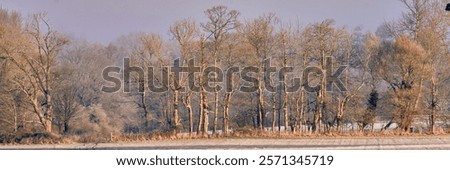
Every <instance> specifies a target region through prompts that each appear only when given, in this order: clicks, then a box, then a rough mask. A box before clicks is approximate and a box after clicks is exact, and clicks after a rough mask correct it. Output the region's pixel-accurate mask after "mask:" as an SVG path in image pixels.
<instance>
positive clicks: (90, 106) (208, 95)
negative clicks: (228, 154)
mask: <svg viewBox="0 0 450 170" xmlns="http://www.w3.org/2000/svg"><path fill="white" fill-rule="evenodd" d="M400 1H401V2H402V3H403V4H404V7H405V8H404V11H403V13H402V16H401V17H400V18H398V19H396V20H393V21H387V22H385V23H383V24H382V25H380V26H379V28H378V30H377V31H376V32H363V31H361V29H359V28H355V29H348V28H346V27H339V26H336V24H335V22H334V20H332V19H326V20H323V21H319V22H315V23H310V24H308V25H306V26H299V25H294V24H289V23H283V22H281V20H280V19H279V18H277V17H276V15H275V14H271V13H269V14H263V15H261V16H259V17H257V18H255V19H253V20H249V21H243V19H242V18H241V17H240V13H239V11H236V10H233V9H229V8H228V7H225V6H214V7H212V8H210V9H207V10H206V11H204V14H205V18H206V22H202V23H197V21H195V20H193V19H181V20H179V21H177V22H175V23H173V24H172V26H170V28H169V29H168V32H169V34H170V39H168V40H166V39H164V38H162V37H161V36H160V35H158V34H155V33H132V34H128V35H124V36H121V37H120V38H118V40H117V41H115V42H111V43H110V44H108V45H102V44H98V43H92V42H88V41H85V40H79V39H74V38H70V37H68V36H66V35H64V34H61V33H59V32H58V31H56V30H54V29H53V27H52V26H51V24H50V23H49V22H48V20H47V19H46V17H45V15H44V14H34V15H32V16H31V17H29V18H28V19H26V20H23V19H22V17H21V15H20V14H19V13H17V12H14V11H9V10H6V9H0V23H1V24H0V65H1V66H0V127H1V128H0V133H1V134H18V133H37V132H45V133H52V134H61V135H73V136H81V137H82V136H93V135H95V136H98V137H102V136H107V135H109V134H111V133H115V134H146V133H156V132H170V133H173V134H184V133H186V134H189V135H203V136H205V135H207V134H220V135H228V134H230V133H233V132H237V131H241V130H245V129H252V130H259V131H273V132H275V131H283V132H288V133H318V134H320V133H346V132H351V131H358V132H374V131H388V130H394V131H401V132H411V131H416V130H417V131H423V132H426V133H435V132H438V131H442V130H445V129H448V128H449V125H450V120H449V118H450V107H449V106H450V105H449V102H450V101H449V99H450V98H449V95H450V89H449V87H448V86H447V84H448V83H450V70H449V68H450V66H449V63H450V61H449V59H450V54H449V52H450V51H449V45H450V41H449V40H450V33H449V28H450V27H449V26H450V25H449V24H450V16H449V13H446V12H445V8H444V6H445V4H444V3H442V2H441V1H438V0H400ZM330 57H331V58H330ZM125 58H126V59H128V60H127V62H125V61H126V60H124V59H125ZM193 59H194V60H195V65H196V66H197V67H198V68H199V73H200V74H180V75H179V76H175V75H174V74H173V72H172V71H170V70H167V69H165V67H166V66H173V65H174V64H176V63H174V62H175V61H177V62H180V63H182V65H187V64H188V62H190V61H194V60H193ZM268 59H270V61H271V65H272V66H274V67H276V68H282V67H292V70H291V71H292V72H291V73H290V74H285V75H284V76H278V75H268V76H269V77H273V78H270V79H268V77H267V75H264V71H265V69H267V67H264V62H265V61H267V60H268ZM124 65H128V66H129V67H140V68H144V70H145V71H148V70H146V69H148V68H155V69H154V70H153V71H152V72H153V73H154V75H164V72H165V73H166V74H167V75H168V76H167V79H164V78H163V77H159V76H155V77H156V79H155V80H153V81H154V83H156V84H159V85H161V84H163V83H165V82H164V81H165V80H167V84H168V91H166V92H164V93H158V92H152V91H150V90H149V89H148V88H146V87H145V86H143V84H145V83H148V82H143V81H145V80H144V79H143V78H142V76H141V74H136V71H135V72H129V73H125V72H118V73H117V75H116V76H117V77H120V76H119V75H125V74H128V75H129V76H130V78H129V79H127V80H124V79H121V82H120V83H121V84H123V85H124V87H125V85H127V87H129V88H130V89H129V91H130V92H127V93H125V92H116V93H105V92H102V90H101V88H102V87H103V86H108V85H110V82H109V81H106V80H105V79H104V76H103V75H102V70H103V69H104V68H107V67H108V66H118V67H124ZM209 66H214V67H216V68H220V69H221V70H227V71H230V70H231V72H233V69H235V68H236V67H238V68H239V67H246V66H253V67H256V68H258V69H259V70H262V71H261V72H258V73H255V74H254V75H252V77H253V78H254V79H256V80H258V81H257V82H259V83H258V84H256V87H257V89H256V90H255V91H254V92H242V91H240V90H239V87H242V86H245V85H247V83H248V82H245V81H241V80H240V79H239V78H238V77H233V76H232V77H231V79H232V80H233V81H231V83H232V84H231V86H230V87H228V86H227V88H229V89H227V90H213V91H207V90H205V88H206V87H207V86H208V87H209V86H210V84H209V82H211V81H213V80H217V79H220V77H219V76H217V75H208V76H206V77H205V76H200V75H201V74H202V73H204V72H206V71H207V68H208V67H209ZM310 66H314V67H317V68H320V69H322V70H323V74H322V75H302V73H303V72H304V70H305V69H307V68H308V67H310ZM340 66H346V67H345V70H343V74H342V75H341V76H340V79H341V80H343V83H344V84H345V88H346V90H345V91H342V90H336V89H337V87H336V86H331V87H330V89H327V88H325V87H327V83H328V82H327V80H326V79H325V78H324V77H326V76H325V75H331V74H333V72H334V71H336V70H338V69H339V68H340ZM169 69H170V67H169ZM343 69H344V68H343ZM341 71H342V70H341ZM231 74H233V73H231ZM225 76H227V75H223V77H225ZM298 76H303V77H305V76H306V77H308V80H309V81H308V83H310V84H314V85H318V86H320V87H321V88H319V89H317V90H316V91H314V92H311V91H308V90H306V89H305V86H303V85H304V84H302V86H301V87H300V89H298V90H297V91H295V92H291V91H289V90H288V89H287V88H288V86H289V85H291V84H292V83H293V81H294V77H298ZM158 77H159V78H158ZM189 78H193V79H195V80H196V83H197V85H198V87H199V88H200V90H199V91H198V92H194V91H190V90H185V89H183V88H182V87H188V86H189V81H188V80H189ZM264 82H266V83H269V84H271V85H273V87H276V89H275V90H273V91H269V90H267V87H266V85H267V84H265V83H264ZM302 83H303V82H302ZM438 129H439V130H438Z"/></svg>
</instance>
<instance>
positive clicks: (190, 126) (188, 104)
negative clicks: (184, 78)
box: [183, 93, 194, 136]
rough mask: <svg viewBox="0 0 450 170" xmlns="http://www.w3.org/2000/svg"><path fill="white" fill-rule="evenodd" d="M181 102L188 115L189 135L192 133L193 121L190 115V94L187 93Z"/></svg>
mask: <svg viewBox="0 0 450 170" xmlns="http://www.w3.org/2000/svg"><path fill="white" fill-rule="evenodd" d="M183 104H184V105H185V106H186V109H187V111H188V117H189V136H192V133H193V132H194V121H193V117H192V106H191V94H190V93H187V94H186V98H185V99H183Z"/></svg>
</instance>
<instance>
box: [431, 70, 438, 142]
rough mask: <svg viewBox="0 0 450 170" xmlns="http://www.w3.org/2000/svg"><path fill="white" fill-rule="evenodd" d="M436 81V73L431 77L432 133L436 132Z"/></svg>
mask: <svg viewBox="0 0 450 170" xmlns="http://www.w3.org/2000/svg"><path fill="white" fill-rule="evenodd" d="M436 106H437V101H436V81H435V78H434V75H433V76H432V77H431V115H430V128H429V129H430V130H429V131H430V133H431V134H434V132H435V130H434V126H435V122H436Z"/></svg>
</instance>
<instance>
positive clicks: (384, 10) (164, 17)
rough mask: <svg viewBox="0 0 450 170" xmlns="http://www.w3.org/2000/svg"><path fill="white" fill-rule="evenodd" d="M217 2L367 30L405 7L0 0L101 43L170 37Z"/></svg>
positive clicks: (247, 14)
mask: <svg viewBox="0 0 450 170" xmlns="http://www.w3.org/2000/svg"><path fill="white" fill-rule="evenodd" d="M215 5H225V6H227V7H228V8H230V9H236V10H238V11H239V12H240V13H241V16H240V20H241V21H249V20H251V19H254V18H256V17H258V16H260V15H262V14H264V13H275V14H276V16H277V17H279V18H280V19H281V21H282V22H283V23H285V24H295V25H300V26H305V25H307V24H310V23H314V22H320V21H322V20H324V19H328V18H330V19H334V20H335V21H336V25H338V26H346V27H347V28H348V29H354V28H356V27H362V28H363V30H364V31H376V29H377V27H378V26H379V25H380V24H382V23H383V22H384V21H391V20H394V19H397V18H399V17H400V16H401V14H402V11H404V10H405V9H404V7H403V6H402V4H401V3H400V2H399V1H398V0H209V1H206V0H126V1H125V0H0V7H1V8H3V9H8V10H15V11H19V12H21V13H22V16H23V17H24V18H26V17H27V16H29V15H30V14H33V13H39V12H46V13H47V17H48V19H49V21H50V23H51V24H52V25H53V26H54V27H55V28H56V29H57V30H58V31H60V32H62V33H64V34H67V35H69V36H70V37H73V38H77V39H86V40H88V41H92V42H99V43H102V44H108V43H109V42H113V41H115V40H117V39H118V38H119V37H120V36H122V35H127V34H129V33H136V32H147V33H158V34H160V35H161V36H162V37H165V38H168V37H169V35H168V30H169V27H170V25H171V24H173V23H174V22H175V21H177V20H180V19H184V18H190V19H195V20H196V21H197V22H199V23H202V22H205V21H206V17H205V15H204V11H205V10H206V9H208V8H211V7H213V6H215Z"/></svg>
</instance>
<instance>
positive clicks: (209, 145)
mask: <svg viewBox="0 0 450 170" xmlns="http://www.w3.org/2000/svg"><path fill="white" fill-rule="evenodd" d="M0 149H94V150H95V149H324V150H333V149H356V150H364V149H369V150H377V149H389V150H391V149H450V135H443V136H397V137H315V138H294V139H274V138H270V139H261V138H244V139H241V138H235V139H233V138H231V139H192V140H161V141H146V142H133V143H98V144H67V145H1V146H0Z"/></svg>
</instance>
